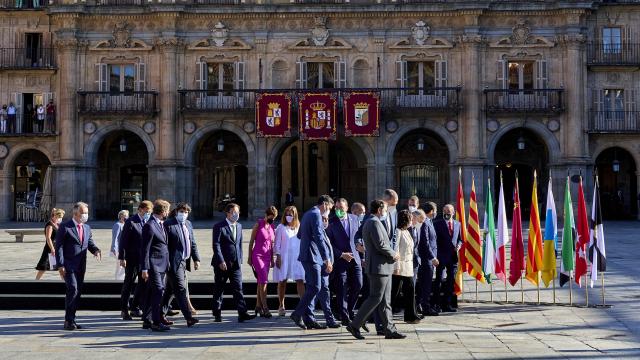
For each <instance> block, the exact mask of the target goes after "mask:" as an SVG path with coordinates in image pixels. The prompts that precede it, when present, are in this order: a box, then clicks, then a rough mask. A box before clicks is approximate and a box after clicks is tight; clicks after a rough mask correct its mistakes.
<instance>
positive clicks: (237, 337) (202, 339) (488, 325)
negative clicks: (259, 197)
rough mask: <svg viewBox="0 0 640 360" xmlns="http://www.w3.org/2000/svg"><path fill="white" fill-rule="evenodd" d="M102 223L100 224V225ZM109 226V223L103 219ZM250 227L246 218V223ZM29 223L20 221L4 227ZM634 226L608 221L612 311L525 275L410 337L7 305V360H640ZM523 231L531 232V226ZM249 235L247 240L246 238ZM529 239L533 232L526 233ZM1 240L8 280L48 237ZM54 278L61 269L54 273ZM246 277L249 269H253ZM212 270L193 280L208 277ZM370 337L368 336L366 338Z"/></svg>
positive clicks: (104, 244) (26, 268) (470, 287)
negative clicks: (145, 320)
mask: <svg viewBox="0 0 640 360" xmlns="http://www.w3.org/2000/svg"><path fill="white" fill-rule="evenodd" d="M95 225H102V224H94V226H95ZM104 225H106V224H104ZM197 225H198V226H197V227H198V228H201V229H200V230H197V231H196V237H197V239H198V241H199V245H200V249H201V253H202V254H203V263H208V262H209V261H210V257H211V249H210V246H209V245H208V244H209V241H210V240H209V238H210V230H208V229H206V227H208V225H207V224H197ZM247 225H248V224H247ZM8 227H22V226H16V225H15V224H10V225H6V224H5V225H3V227H2V228H3V229H6V228H8ZM639 228H640V225H639V223H637V222H617V223H613V222H606V223H605V234H606V241H607V255H608V256H607V259H608V270H609V271H608V272H607V275H606V276H607V277H606V281H607V303H608V304H611V305H613V307H612V308H608V309H603V308H584V307H569V306H566V305H555V306H554V305H540V306H538V305H536V304H535V302H536V301H537V291H536V289H535V288H533V287H532V286H531V285H530V284H528V283H527V282H526V281H525V284H524V287H525V302H526V304H524V305H523V304H519V303H512V301H516V300H517V301H519V300H520V292H519V291H518V288H509V302H510V303H509V304H506V305H505V304H493V303H490V302H488V300H489V297H490V294H489V291H488V290H489V287H488V286H485V285H480V287H479V294H478V297H479V300H480V301H481V302H480V303H471V302H470V300H475V286H474V283H473V282H472V281H471V280H467V281H466V286H465V287H466V293H465V294H464V302H463V303H462V304H461V311H460V312H459V313H456V314H448V315H444V316H439V317H435V318H427V319H425V320H423V322H422V323H420V324H418V325H407V324H404V323H402V322H401V316H400V317H397V318H396V319H397V323H398V326H399V330H400V331H401V332H404V333H406V334H408V335H409V336H408V338H407V339H406V340H384V339H382V338H381V337H378V336H375V335H372V336H368V337H367V339H366V340H365V341H355V340H354V339H353V338H352V337H351V336H350V335H349V334H348V333H347V332H346V330H345V329H338V330H326V331H301V330H299V329H297V328H295V327H294V326H293V324H292V323H291V322H290V321H289V319H288V318H279V317H274V318H272V319H269V320H265V319H257V320H256V321H251V322H249V323H245V324H238V323H237V322H235V316H234V314H233V313H232V312H225V313H224V314H223V315H224V316H225V319H224V322H223V323H221V324H216V323H213V322H212V318H211V315H210V314H209V313H208V312H207V311H206V310H204V309H203V310H201V311H200V314H201V315H199V317H200V319H201V320H202V321H201V323H200V324H199V325H197V326H196V327H195V328H190V329H189V328H186V326H185V324H184V322H183V321H182V319H180V318H177V319H178V321H177V323H176V326H174V328H173V329H172V330H171V332H169V333H166V334H161V335H157V334H153V333H151V332H147V331H145V330H141V329H140V327H139V324H138V323H135V322H122V321H121V320H119V318H118V313H116V312H96V311H82V310H81V311H79V318H78V322H79V323H80V324H82V325H85V326H86V329H83V330H80V331H76V332H73V333H69V332H65V331H63V330H61V328H62V318H63V312H62V310H59V311H0V348H1V349H2V352H0V359H27V358H28V359H32V358H46V359H58V358H60V359H71V358H85V359H86V358H88V357H94V358H99V359H110V358H114V359H115V358H123V357H124V356H126V357H127V359H129V360H133V359H137V358H140V359H164V358H167V359H176V358H209V359H211V358H216V357H220V356H224V357H229V356H237V357H238V358H242V359H251V358H263V359H264V358H290V359H301V358H305V359H306V360H310V359H314V358H319V359H327V358H340V359H358V358H366V359H367V360H371V359H378V358H389V359H404V358H415V359H430V358H433V359H472V358H489V359H506V358H539V359H551V358H574V359H590V358H598V359H600V358H610V359H621V358H629V359H637V358H640V304H638V299H640V285H638V281H637V276H638V275H637V273H638V271H637V269H636V266H635V265H636V264H637V259H638V258H639V255H640V248H639V247H638V246H637V245H636V243H637V241H638V235H637V230H638V229H639ZM109 231H110V230H107V229H103V230H101V229H97V230H95V232H94V237H95V238H96V240H97V242H98V245H99V246H100V247H101V248H102V249H103V250H104V251H105V253H106V249H107V248H108V242H109V239H108V238H109ZM525 233H526V229H525ZM248 235H249V234H248V233H245V236H248ZM525 238H526V237H525ZM12 241H13V239H12V238H9V237H8V236H6V234H4V232H3V234H2V235H1V237H0V250H1V251H0V267H1V271H2V279H3V280H8V279H24V280H31V279H32V278H33V275H34V272H33V270H32V268H33V266H34V265H35V263H36V261H37V258H38V256H39V254H40V251H41V248H42V243H41V239H38V238H37V237H26V238H25V243H22V244H15V243H13V242H12ZM114 266H115V265H114V260H113V259H111V258H105V259H104V260H103V262H102V263H100V264H97V263H95V262H94V261H93V260H91V262H90V263H89V272H88V276H87V277H88V279H90V280H96V279H105V280H106V279H112V276H111V274H112V270H113V267H114ZM48 275H49V276H47V278H48V279H50V281H56V279H55V275H54V274H48ZM247 276H248V275H247ZM211 277H212V272H211V270H210V268H209V267H207V266H205V267H204V269H202V270H200V271H198V272H196V273H195V274H194V276H193V277H192V278H195V279H197V280H201V281H204V280H209V279H210V278H211ZM494 290H495V291H494V300H499V301H503V300H504V287H503V286H502V285H501V284H495V285H494ZM589 298H590V299H589V300H590V303H592V304H595V303H600V302H601V298H600V289H599V288H598V287H595V288H594V289H591V290H590V293H589ZM541 300H542V302H552V291H551V290H547V289H543V290H541ZM557 302H558V303H562V304H566V303H567V302H568V290H567V289H566V288H565V289H558V290H557ZM574 302H575V303H577V304H584V303H585V298H584V288H582V289H579V288H577V287H574ZM365 335H366V334H365Z"/></svg>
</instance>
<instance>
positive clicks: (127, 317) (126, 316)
mask: <svg viewBox="0 0 640 360" xmlns="http://www.w3.org/2000/svg"><path fill="white" fill-rule="evenodd" d="M120 316H122V320H127V321H131V320H133V318H132V317H131V315H129V312H128V311H122V312H120Z"/></svg>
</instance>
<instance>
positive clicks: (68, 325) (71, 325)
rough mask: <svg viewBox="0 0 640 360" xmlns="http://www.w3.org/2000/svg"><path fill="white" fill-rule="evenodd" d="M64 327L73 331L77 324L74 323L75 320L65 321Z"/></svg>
mask: <svg viewBox="0 0 640 360" xmlns="http://www.w3.org/2000/svg"><path fill="white" fill-rule="evenodd" d="M64 329H65V330H68V331H73V330H75V329H76V326H75V325H74V324H73V322H69V321H65V322H64Z"/></svg>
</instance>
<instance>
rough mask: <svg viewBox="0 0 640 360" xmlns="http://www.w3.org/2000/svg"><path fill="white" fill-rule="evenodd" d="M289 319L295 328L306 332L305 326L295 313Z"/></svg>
mask: <svg viewBox="0 0 640 360" xmlns="http://www.w3.org/2000/svg"><path fill="white" fill-rule="evenodd" d="M289 319H291V321H293V323H294V324H296V326H297V327H299V328H300V329H302V330H307V326H306V325H305V324H304V323H303V322H302V319H301V318H300V316H298V315H296V314H295V313H292V314H291V315H290V316H289Z"/></svg>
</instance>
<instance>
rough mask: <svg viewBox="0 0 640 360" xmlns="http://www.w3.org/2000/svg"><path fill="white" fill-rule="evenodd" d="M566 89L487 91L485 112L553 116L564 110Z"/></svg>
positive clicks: (485, 91) (485, 92) (485, 93)
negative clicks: (563, 98) (563, 99)
mask: <svg viewBox="0 0 640 360" xmlns="http://www.w3.org/2000/svg"><path fill="white" fill-rule="evenodd" d="M563 94H564V89H529V90H511V89H485V90H484V96H485V111H486V112H488V113H540V114H553V113H559V112H562V111H563V110H564V107H563V101H562V97H563Z"/></svg>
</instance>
